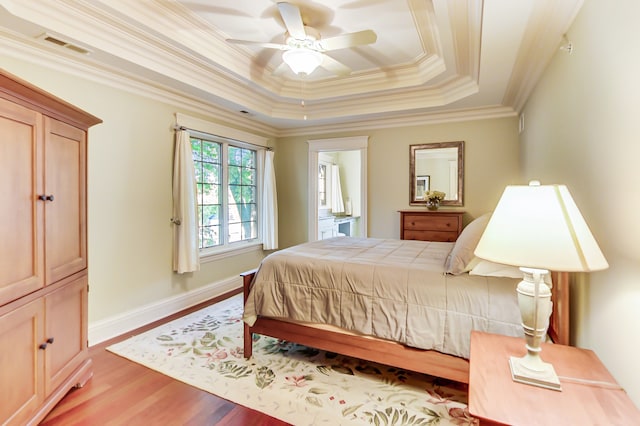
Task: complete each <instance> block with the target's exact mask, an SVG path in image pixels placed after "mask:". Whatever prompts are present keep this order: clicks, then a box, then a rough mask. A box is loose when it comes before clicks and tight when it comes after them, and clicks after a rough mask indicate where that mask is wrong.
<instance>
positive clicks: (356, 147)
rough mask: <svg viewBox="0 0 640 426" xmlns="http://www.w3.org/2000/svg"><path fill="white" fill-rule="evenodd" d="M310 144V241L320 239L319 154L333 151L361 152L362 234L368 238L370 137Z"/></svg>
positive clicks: (319, 141)
mask: <svg viewBox="0 0 640 426" xmlns="http://www.w3.org/2000/svg"><path fill="white" fill-rule="evenodd" d="M307 143H308V144H309V178H308V182H309V200H308V203H309V207H308V209H309V212H308V226H307V229H308V241H315V240H317V239H318V197H317V196H316V194H317V193H318V153H319V152H333V151H360V212H361V213H360V221H359V222H360V234H359V235H361V236H363V237H366V236H367V147H368V144H369V136H353V137H348V138H332V139H313V140H308V141H307Z"/></svg>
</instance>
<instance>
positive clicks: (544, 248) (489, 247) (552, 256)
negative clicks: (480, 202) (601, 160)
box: [475, 182, 609, 272]
mask: <svg viewBox="0 0 640 426" xmlns="http://www.w3.org/2000/svg"><path fill="white" fill-rule="evenodd" d="M475 255H476V256H478V257H480V258H482V259H486V260H489V261H492V262H496V263H502V264H507V265H515V266H523V267H529V268H537V269H547V270H552V271H563V272H578V271H585V272H586V271H597V270H601V269H606V268H608V267H609V264H608V263H607V261H606V259H605V258H604V255H603V254H602V252H601V251H600V247H599V246H598V243H597V242H596V240H595V238H594V237H593V235H592V234H591V231H590V230H589V227H588V226H587V224H586V222H585V220H584V218H583V217H582V214H580V211H579V210H578V207H577V206H576V204H575V202H574V201H573V198H572V197H571V194H570V193H569V190H568V189H567V187H566V186H564V185H540V184H539V183H537V182H535V183H533V184H531V185H529V186H525V185H521V186H507V188H506V189H505V190H504V193H503V194H502V197H501V198H500V201H499V202H498V205H497V206H496V209H495V211H494V212H493V214H492V216H491V219H490V220H489V223H488V224H487V227H486V229H485V231H484V234H482V237H481V238H480V241H479V242H478V245H477V247H476V250H475Z"/></svg>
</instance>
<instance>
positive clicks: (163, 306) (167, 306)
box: [88, 276, 242, 346]
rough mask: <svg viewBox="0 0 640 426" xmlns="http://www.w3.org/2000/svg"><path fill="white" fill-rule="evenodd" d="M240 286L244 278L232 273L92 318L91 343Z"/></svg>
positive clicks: (100, 341) (96, 342)
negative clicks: (148, 301)
mask: <svg viewBox="0 0 640 426" xmlns="http://www.w3.org/2000/svg"><path fill="white" fill-rule="evenodd" d="M238 288H242V278H241V277H240V276H236V277H231V278H227V279H224V280H221V281H217V282H215V283H211V284H208V285H206V286H203V287H200V288H197V289H195V290H191V291H188V292H186V293H182V294H178V295H176V296H173V297H169V298H166V299H163V300H160V301H157V302H154V303H150V304H148V305H144V306H141V307H139V308H136V309H134V310H131V311H129V312H124V313H122V314H118V315H114V316H112V317H109V318H105V319H103V320H99V321H95V322H91V323H89V330H88V335H89V346H94V345H97V344H98V343H102V342H104V341H106V340H109V339H112V338H114V337H117V336H120V335H121V334H125V333H127V332H129V331H131V330H135V329H136V328H139V327H142V326H144V325H147V324H149V323H152V322H154V321H158V320H160V319H162V318H165V317H167V316H169V315H172V314H175V313H176V312H180V311H182V310H184V309H187V308H190V307H191V306H194V305H197V304H198V303H202V302H206V301H207V300H210V299H213V298H215V297H218V296H221V295H223V294H225V293H228V292H230V291H232V290H236V289H238Z"/></svg>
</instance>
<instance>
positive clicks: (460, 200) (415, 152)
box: [409, 141, 464, 206]
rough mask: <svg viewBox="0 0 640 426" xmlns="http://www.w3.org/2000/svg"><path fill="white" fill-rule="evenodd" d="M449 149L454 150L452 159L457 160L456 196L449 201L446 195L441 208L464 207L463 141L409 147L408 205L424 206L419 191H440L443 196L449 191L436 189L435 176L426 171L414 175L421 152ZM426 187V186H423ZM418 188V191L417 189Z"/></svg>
mask: <svg viewBox="0 0 640 426" xmlns="http://www.w3.org/2000/svg"><path fill="white" fill-rule="evenodd" d="M448 148H451V149H452V150H455V151H457V152H455V151H453V152H452V155H453V158H457V169H458V170H457V188H458V191H457V196H456V198H454V199H449V198H448V197H449V196H450V194H448V196H447V197H445V199H444V200H442V201H441V202H440V205H442V206H463V205H464V141H458V142H436V143H427V144H420V145H409V205H412V206H419V205H424V204H426V203H427V201H426V200H425V199H424V197H423V194H419V193H418V192H419V190H421V189H423V188H424V190H425V191H428V190H437V191H442V192H444V193H445V194H446V193H447V192H450V191H449V188H448V187H447V188H436V187H435V186H434V184H435V185H438V183H437V180H436V176H434V175H432V174H430V173H428V171H425V170H424V169H423V170H419V171H418V173H419V174H416V156H420V155H423V154H424V153H423V152H422V151H428V150H439V152H442V150H443V149H448ZM425 185H428V186H425ZM418 187H420V189H418Z"/></svg>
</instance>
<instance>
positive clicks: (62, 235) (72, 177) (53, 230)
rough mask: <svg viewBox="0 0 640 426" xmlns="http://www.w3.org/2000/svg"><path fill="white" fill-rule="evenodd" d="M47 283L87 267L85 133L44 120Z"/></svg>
mask: <svg viewBox="0 0 640 426" xmlns="http://www.w3.org/2000/svg"><path fill="white" fill-rule="evenodd" d="M44 134H45V136H44V144H45V152H46V156H45V160H44V167H45V178H44V192H43V195H44V198H45V201H44V204H45V206H44V207H45V230H46V249H45V250H46V259H47V263H46V268H47V270H46V282H47V284H50V283H53V282H56V281H58V280H60V279H62V278H64V277H68V276H69V275H71V274H73V273H75V272H78V271H81V270H83V269H85V268H86V267H87V244H86V241H87V239H86V233H87V225H86V223H87V221H86V215H87V212H86V207H85V198H86V181H87V176H86V175H87V171H86V149H87V142H86V132H85V131H83V130H81V129H78V128H76V127H73V126H70V125H68V124H66V123H63V122H61V121H58V120H55V119H53V118H49V117H45V133H44Z"/></svg>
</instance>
